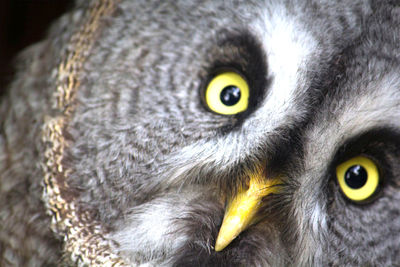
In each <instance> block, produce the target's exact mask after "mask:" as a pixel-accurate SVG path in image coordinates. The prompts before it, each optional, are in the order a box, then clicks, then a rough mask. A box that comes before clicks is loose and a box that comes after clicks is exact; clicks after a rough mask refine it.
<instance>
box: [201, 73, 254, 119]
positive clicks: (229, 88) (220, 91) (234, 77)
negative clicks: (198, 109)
mask: <svg viewBox="0 0 400 267" xmlns="http://www.w3.org/2000/svg"><path fill="white" fill-rule="evenodd" d="M205 100H206V103H207V105H208V107H209V108H210V109H211V110H212V111H214V112H216V113H219V114H223V115H233V114H236V113H239V112H242V111H245V110H246V109H247V106H248V101H249V86H248V84H247V82H246V81H245V80H244V79H243V78H242V76H240V75H239V74H237V73H235V72H224V73H221V74H219V75H217V76H215V77H214V78H213V79H212V80H211V82H210V83H209V84H208V86H207V89H206V92H205Z"/></svg>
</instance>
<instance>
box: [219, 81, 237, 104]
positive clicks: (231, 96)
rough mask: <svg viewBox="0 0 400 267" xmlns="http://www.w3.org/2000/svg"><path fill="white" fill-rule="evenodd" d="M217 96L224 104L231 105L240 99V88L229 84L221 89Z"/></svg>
mask: <svg viewBox="0 0 400 267" xmlns="http://www.w3.org/2000/svg"><path fill="white" fill-rule="evenodd" d="M219 97H220V99H221V101H222V103H224V104H225V105H226V106H233V105H235V104H236V103H237V102H239V100H240V89H239V88H238V87H237V86H233V85H229V86H227V87H225V88H224V89H223V90H222V91H221V94H220V96H219Z"/></svg>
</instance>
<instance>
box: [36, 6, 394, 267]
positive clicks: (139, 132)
mask: <svg viewBox="0 0 400 267" xmlns="http://www.w3.org/2000/svg"><path fill="white" fill-rule="evenodd" d="M399 12H400V7H399V5H397V4H396V3H392V2H388V3H386V2H385V3H379V4H376V3H374V2H373V1H371V2H367V1H339V2H332V1H324V0H322V1H292V0H288V1H275V0H271V1H183V0H182V1H180V0H178V1H128V0H121V1H114V0H99V1H93V2H91V3H88V2H86V1H80V2H79V1H78V2H77V7H76V9H74V10H73V11H71V13H70V14H69V15H66V16H64V17H63V18H62V19H60V21H59V22H58V23H57V24H56V25H55V26H54V27H53V29H52V30H51V31H50V35H49V38H48V40H47V41H45V42H44V43H43V44H42V45H41V46H39V47H37V48H36V49H37V51H39V52H37V53H36V54H35V55H37V56H36V61H35V62H37V64H39V65H38V66H42V67H43V68H45V67H46V68H49V69H50V70H52V71H49V73H48V74H46V76H41V77H42V78H41V79H43V77H45V78H44V80H43V81H42V83H40V85H43V87H41V89H38V90H37V91H36V92H33V93H32V94H37V96H40V97H41V98H43V100H40V101H43V102H45V103H47V104H46V105H37V107H36V110H38V112H36V113H37V114H40V117H39V121H41V122H42V123H43V126H42V127H41V128H40V129H35V131H36V132H35V133H37V135H36V137H35V138H40V142H39V143H40V145H38V148H37V149H38V151H39V152H40V153H39V154H40V156H39V160H40V166H41V173H42V175H43V176H44V179H43V181H42V184H43V187H44V193H43V196H42V198H43V200H44V202H45V204H46V209H47V212H48V214H50V215H51V218H52V224H51V225H52V229H53V231H54V232H55V233H56V234H57V235H60V236H62V237H64V247H63V251H64V252H65V254H66V256H65V258H68V259H70V260H71V262H77V263H80V264H89V265H90V264H94V265H95V264H100V265H101V264H106V263H112V264H116V265H118V264H119V265H121V266H123V265H141V264H143V265H146V264H147V265H146V266H153V265H154V266H288V265H289V266H349V265H355V266H365V265H375V264H376V265H385V266H389V265H395V264H396V263H398V262H400V256H399V255H400V246H399V244H400V216H399V213H400V208H399V205H398V203H399V202H400V180H399V179H400V178H399V177H400V168H399V166H400V130H399V129H400V122H399V121H400V120H399V118H400V75H399V73H400V61H399V60H400V58H399V51H400V50H399V45H398V44H399V43H400V31H399V27H398V25H400V19H399V18H400V16H399ZM38 55H42V56H38ZM45 55H47V56H45ZM37 101H38V103H41V102H40V101H39V100H37ZM50 104H51V105H50ZM32 131H33V130H32Z"/></svg>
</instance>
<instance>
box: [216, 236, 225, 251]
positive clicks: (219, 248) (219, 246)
mask: <svg viewBox="0 0 400 267" xmlns="http://www.w3.org/2000/svg"><path fill="white" fill-rule="evenodd" d="M224 243H225V244H224ZM227 245H228V244H226V242H221V239H219V238H218V239H217V241H216V242H215V248H214V249H215V251H216V252H219V251H222V250H223V249H224V248H225V247H226V246H227Z"/></svg>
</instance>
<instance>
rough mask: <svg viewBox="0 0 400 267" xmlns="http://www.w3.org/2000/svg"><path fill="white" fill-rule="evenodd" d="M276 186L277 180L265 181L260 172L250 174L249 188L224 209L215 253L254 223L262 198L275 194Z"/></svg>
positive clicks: (242, 191) (278, 181) (278, 182)
mask: <svg viewBox="0 0 400 267" xmlns="http://www.w3.org/2000/svg"><path fill="white" fill-rule="evenodd" d="M278 184H281V181H280V180H279V179H273V180H267V179H266V178H265V177H264V176H263V173H262V171H261V170H260V171H259V172H258V173H252V174H250V184H249V188H248V189H247V190H244V189H241V190H239V192H238V193H237V195H236V196H235V197H234V198H233V199H231V200H230V202H229V203H228V205H227V207H226V210H225V216H224V220H223V221H222V225H221V228H220V230H219V234H218V237H217V241H216V242H215V251H221V250H223V249H224V248H225V247H226V246H228V245H229V244H230V243H231V242H232V240H233V239H235V238H236V237H237V236H238V235H239V234H240V233H241V232H242V231H244V230H245V229H246V228H247V227H248V226H249V225H251V224H252V223H253V222H254V219H255V215H256V214H257V211H258V209H259V207H260V205H261V200H262V198H263V197H265V196H267V195H269V194H271V193H276V192H277V191H278V187H277V186H275V185H278Z"/></svg>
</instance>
